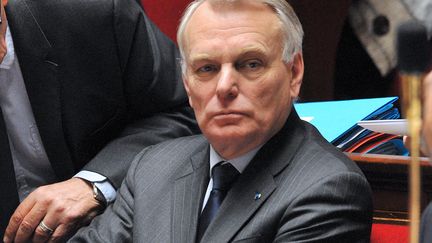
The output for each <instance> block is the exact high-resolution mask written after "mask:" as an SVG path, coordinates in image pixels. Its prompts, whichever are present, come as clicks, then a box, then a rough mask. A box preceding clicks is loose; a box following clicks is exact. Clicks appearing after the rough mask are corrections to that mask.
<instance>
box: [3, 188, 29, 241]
mask: <svg viewBox="0 0 432 243" xmlns="http://www.w3.org/2000/svg"><path fill="white" fill-rule="evenodd" d="M35 203H36V201H34V200H32V197H30V196H29V197H28V198H27V199H26V200H24V201H23V202H22V203H21V204H20V205H19V206H18V208H17V209H16V210H15V212H14V214H13V215H12V217H11V218H10V220H9V224H8V226H7V228H6V230H5V234H4V239H3V240H4V242H5V243H10V242H12V241H13V239H15V235H16V233H17V231H18V228H19V227H20V225H21V224H22V222H23V220H24V218H25V216H26V215H27V214H28V212H30V210H31V209H32V208H33V207H34V205H35Z"/></svg>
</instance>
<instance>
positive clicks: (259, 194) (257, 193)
mask: <svg viewBox="0 0 432 243" xmlns="http://www.w3.org/2000/svg"><path fill="white" fill-rule="evenodd" d="M261 196H262V195H261V193H259V192H255V198H254V199H255V201H256V200H258V199H260V198H261Z"/></svg>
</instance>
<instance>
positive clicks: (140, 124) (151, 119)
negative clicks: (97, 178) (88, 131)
mask: <svg viewBox="0 0 432 243" xmlns="http://www.w3.org/2000/svg"><path fill="white" fill-rule="evenodd" d="M113 11H114V16H115V20H114V27H113V28H114V30H115V33H116V36H115V37H116V40H117V42H118V52H119V58H120V64H121V69H122V73H123V82H124V83H123V86H124V92H125V94H124V95H125V97H126V100H127V106H128V109H127V110H128V122H127V123H128V125H127V126H126V128H125V129H124V130H123V132H122V133H121V134H120V135H119V136H118V137H117V138H116V139H114V140H113V141H112V142H111V143H109V144H108V145H107V146H106V147H105V148H104V149H102V151H100V152H99V153H98V154H97V155H96V157H95V158H94V159H93V160H92V161H90V162H89V163H88V164H87V165H86V166H85V167H84V170H90V171H94V172H97V173H99V174H102V175H104V176H106V177H108V179H109V180H110V182H111V183H112V184H113V186H114V187H115V188H118V187H119V186H120V183H121V181H122V180H123V178H124V176H125V175H126V172H127V169H128V167H129V165H130V161H132V159H133V158H134V156H135V155H136V154H137V153H138V152H139V151H140V150H142V149H143V148H144V147H146V146H148V145H152V144H156V143H159V142H162V141H164V140H166V139H170V138H175V137H180V136H186V135H191V134H194V133H197V132H199V129H198V127H197V125H196V122H195V118H194V115H193V112H192V109H191V108H190V107H189V106H188V105H187V96H186V92H185V90H184V87H183V83H182V81H181V72H180V66H179V62H178V50H177V48H176V46H175V44H174V43H173V42H172V41H171V40H169V38H168V37H166V36H165V35H164V34H162V33H161V32H160V31H159V30H158V29H157V27H156V26H155V25H154V24H153V23H152V22H151V21H150V20H149V19H148V18H147V16H146V15H145V14H144V12H143V10H142V9H141V7H140V6H139V5H138V4H137V3H136V1H133V0H114V10H113Z"/></svg>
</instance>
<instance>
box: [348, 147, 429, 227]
mask: <svg viewBox="0 0 432 243" xmlns="http://www.w3.org/2000/svg"><path fill="white" fill-rule="evenodd" d="M346 155H348V157H350V158H351V159H352V160H354V161H355V162H356V163H357V164H358V166H359V167H360V168H361V170H362V171H363V173H364V174H365V175H366V178H367V179H368V181H369V183H370V185H371V187H372V191H373V198H374V220H375V222H384V223H392V224H407V223H408V173H409V171H408V164H409V161H410V157H407V156H393V155H377V154H357V153H346ZM420 161H421V168H422V190H421V207H422V210H423V209H424V208H425V207H426V206H427V203H428V202H429V201H430V200H431V199H432V164H430V163H429V159H428V158H421V160H420Z"/></svg>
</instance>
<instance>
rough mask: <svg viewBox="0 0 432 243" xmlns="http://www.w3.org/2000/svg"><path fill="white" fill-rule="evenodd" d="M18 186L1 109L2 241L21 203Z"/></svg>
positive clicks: (0, 208)
mask: <svg viewBox="0 0 432 243" xmlns="http://www.w3.org/2000/svg"><path fill="white" fill-rule="evenodd" d="M16 188H17V186H16V180H15V172H14V168H13V164H12V157H11V153H10V148H9V140H8V136H7V133H6V127H5V123H4V120H3V114H2V112H1V109H0V242H3V234H4V231H5V229H6V226H7V224H8V222H9V218H10V216H11V215H12V213H13V212H14V210H15V208H16V207H17V205H18V203H19V200H18V193H17V189H16Z"/></svg>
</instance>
